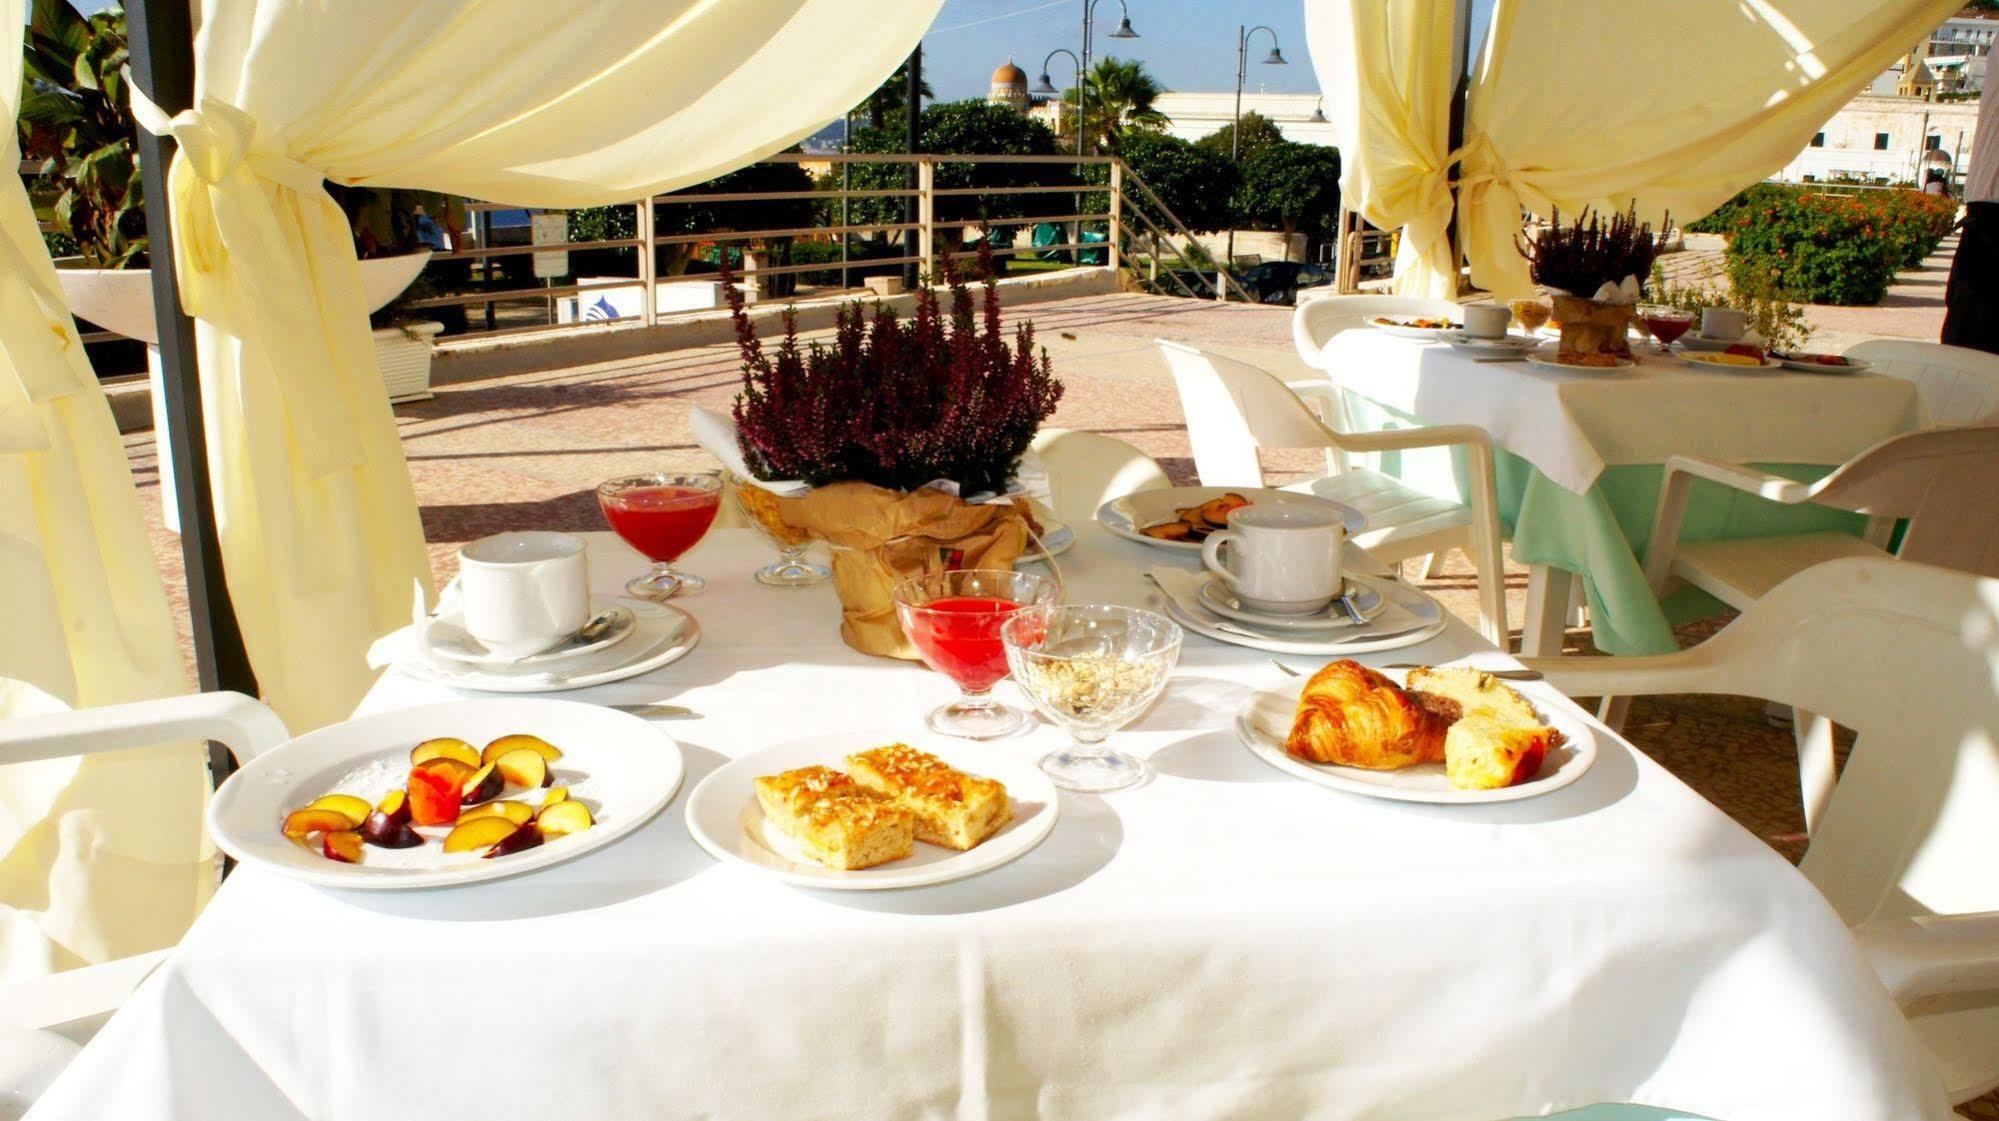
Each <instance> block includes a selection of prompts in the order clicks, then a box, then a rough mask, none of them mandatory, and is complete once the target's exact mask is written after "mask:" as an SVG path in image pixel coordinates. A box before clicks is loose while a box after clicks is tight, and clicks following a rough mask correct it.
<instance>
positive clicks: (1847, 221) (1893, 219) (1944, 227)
mask: <svg viewBox="0 0 1999 1121" xmlns="http://www.w3.org/2000/svg"><path fill="white" fill-rule="evenodd" d="M1759 186H1760V187H1763V188H1766V189H1764V190H1757V189H1756V188H1752V189H1751V190H1750V191H1745V192H1744V193H1743V194H1742V195H1738V196H1736V198H1735V199H1731V200H1730V201H1729V203H1727V204H1724V209H1725V210H1728V211H1729V213H1728V215H1727V217H1726V219H1725V224H1724V225H1723V229H1722V232H1724V233H1726V234H1728V235H1729V240H1728V250H1727V260H1728V275H1729V278H1730V279H1731V280H1732V281H1734V283H1735V286H1736V288H1737V289H1739V290H1741V291H1742V292H1744V293H1747V294H1749V295H1752V296H1758V297H1764V298H1771V299H1784V300H1796V301H1799V302H1803V303H1813V304H1843V305H1856V304H1878V303H1880V302H1881V299H1882V297H1884V296H1886V295H1887V293H1888V285H1889V284H1890V283H1892V282H1893V281H1894V279H1895V274H1896V273H1897V272H1898V271H1900V270H1902V269H1905V268H1909V267H1912V266H1914V265H1917V264H1920V263H1921V262H1922V260H1923V258H1925V257H1927V256H1929V255H1930V254H1931V253H1932V252H1934V251H1935V250H1936V247H1937V243H1938V242H1940V241H1942V240H1943V238H1944V237H1945V235H1947V234H1949V233H1950V229H1951V225H1952V222H1953V221H1954V220H1955V217H1956V213H1957V204H1956V202H1955V201H1953V200H1951V199H1948V198H1943V197H1939V196H1935V195H1925V194H1922V193H1921V192H1918V191H1868V192H1865V193H1864V194H1858V195H1826V194H1812V193H1808V192H1806V191H1803V190H1799V189H1797V188H1786V187H1774V188H1773V187H1772V185H1770V184H1760V185H1759Z"/></svg>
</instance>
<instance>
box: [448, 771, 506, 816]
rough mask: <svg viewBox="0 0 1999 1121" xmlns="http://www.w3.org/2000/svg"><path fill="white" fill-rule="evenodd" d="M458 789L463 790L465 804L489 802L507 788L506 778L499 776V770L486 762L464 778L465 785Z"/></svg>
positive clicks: (473, 804) (474, 804) (472, 804)
mask: <svg viewBox="0 0 1999 1121" xmlns="http://www.w3.org/2000/svg"><path fill="white" fill-rule="evenodd" d="M459 789H460V790H461V791H463V792H464V795H465V804H466V805H468V806H476V805H478V804H479V803H481V802H490V801H492V800H493V799H495V798H498V797H499V796H500V794H501V793H502V792H504V791H505V790H506V789H507V780H506V779H504V778H502V777H500V772H499V770H498V769H496V768H495V767H494V766H493V764H491V763H488V764H486V765H485V766H483V767H481V768H479V769H478V770H477V771H475V772H473V774H472V777H471V778H468V779H466V780H465V785H463V786H461V787H459Z"/></svg>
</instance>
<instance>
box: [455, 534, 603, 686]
mask: <svg viewBox="0 0 1999 1121" xmlns="http://www.w3.org/2000/svg"><path fill="white" fill-rule="evenodd" d="M458 598H459V602H460V603H461V604H462V605H463V608H464V612H465V630H466V631H467V632H468V633H469V634H471V636H472V637H473V638H476V639H478V640H479V642H480V644H481V645H483V646H485V647H486V649H488V650H490V651H492V652H493V653H494V654H497V655H499V656H500V657H502V658H525V657H527V656H528V655H530V654H538V653H540V652H541V651H543V650H546V649H548V648H549V647H551V646H553V645H555V644H556V643H557V642H560V641H561V640H562V639H564V638H567V637H568V636H570V635H573V634H575V633H576V632H577V631H579V630H582V629H583V624H584V623H587V622H589V621H590V568H589V563H588V562H587V561H586V560H585V558H584V555H583V539H582V538H581V537H578V536H576V535H575V534H573V533H544V532H540V531H527V532H518V533H496V534H494V535H493V536H491V537H482V538H480V539H479V540H477V541H474V542H472V543H471V544H469V545H467V546H465V547H464V548H462V549H460V550H458Z"/></svg>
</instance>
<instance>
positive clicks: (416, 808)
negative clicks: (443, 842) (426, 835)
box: [409, 764, 465, 825]
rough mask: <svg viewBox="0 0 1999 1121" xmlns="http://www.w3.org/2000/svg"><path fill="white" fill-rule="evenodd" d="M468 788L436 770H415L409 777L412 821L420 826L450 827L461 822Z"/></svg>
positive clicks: (421, 768) (427, 768)
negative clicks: (459, 812)
mask: <svg viewBox="0 0 1999 1121" xmlns="http://www.w3.org/2000/svg"><path fill="white" fill-rule="evenodd" d="M461 766H462V764H461ZM464 786H465V784H464V783H463V782H462V781H458V780H453V779H452V778H451V777H450V776H448V775H444V774H440V773H439V772H438V771H437V770H435V769H433V768H429V767H417V768H414V769H413V770H411V771H410V777H409V792H410V820H411V821H414V822H415V823H416V824H418V825H449V824H451V823H452V822H454V821H457V820H458V809H459V806H460V805H461V804H462V798H461V794H460V792H461V791H462V790H463V789H464Z"/></svg>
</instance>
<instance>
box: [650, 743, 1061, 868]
mask: <svg viewBox="0 0 1999 1121" xmlns="http://www.w3.org/2000/svg"><path fill="white" fill-rule="evenodd" d="M1058 807H1059V801H1058V798H1057V795H1056V791H1055V785H1054V784H1053V783H1051V782H1049V781H1048V777H1047V776H1046V775H1044V774H1042V773H1041V769H1040V768H1039V767H1038V766H1036V765H1035V764H1034V763H1033V762H1031V761H1026V760H1021V759H1016V758H1014V757H1012V756H1011V755H1008V754H1006V753H1005V752H1004V751H1003V750H1000V749H996V748H993V747H991V746H980V745H960V744H953V745H948V746H947V745H943V744H937V743H930V742H926V743H925V744H924V745H923V746H922V747H912V746H910V745H909V744H906V743H901V742H897V741H895V740H894V739H893V738H891V737H885V736H839V737H823V736H822V737H817V738H814V739H810V740H800V741H796V742H793V743H786V744H779V745H777V746H774V747H768V748H764V749H763V750H761V751H757V752H754V753H752V754H749V755H745V756H743V757H742V758H740V759H736V760H734V761H732V762H730V763H727V764H724V765H723V766H722V767H720V768H718V769H717V770H716V771H715V772H714V773H713V774H710V775H709V776H708V777H707V778H705V779H703V780H702V781H701V784H700V785H699V786H697V787H695V788H694V793H693V794H691V795H689V796H688V800H687V827H688V830H689V831H690V832H692V833H693V834H694V839H695V841H696V842H698V843H699V844H700V845H701V847H702V848H704V849H707V850H708V852H709V854H710V855H712V856H714V857H715V858H716V859H717V860H720V861H723V862H724V863H730V864H742V865H747V866H749V867H751V868H755V869H757V870H758V871H761V872H766V873H769V874H771V875H774V876H776V877H777V878H778V879H780V880H782V881H784V882H785V883H789V884H794V885H796V886H799V887H811V888H820V889H826V890H833V891H888V890H893V889H897V888H911V887H923V886H926V885H929V884H941V883H948V882H950V881H952V880H962V879H965V878H966V877H968V876H976V875H978V874H980V873H982V872H988V871H991V870H992V869H994V868H997V867H999V866H1000V865H1002V864H1006V863H1008V862H1009V861H1012V860H1015V859H1017V858H1018V857H1020V856H1022V855H1024V854H1026V853H1027V852H1028V851H1029V850H1030V849H1032V848H1034V847H1035V846H1036V845H1038V844H1040V843H1041V842H1042V840H1043V839H1045V838H1046V837H1047V836H1048V833H1049V831H1050V830H1052V829H1054V828H1055V818H1056V815H1057V813H1058V812H1059V811H1058Z"/></svg>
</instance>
